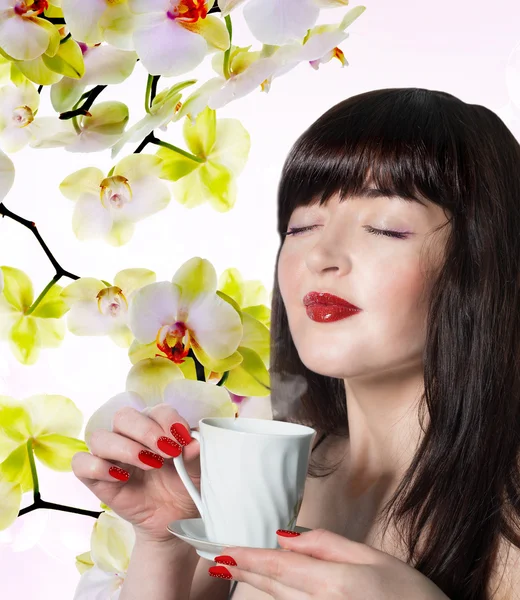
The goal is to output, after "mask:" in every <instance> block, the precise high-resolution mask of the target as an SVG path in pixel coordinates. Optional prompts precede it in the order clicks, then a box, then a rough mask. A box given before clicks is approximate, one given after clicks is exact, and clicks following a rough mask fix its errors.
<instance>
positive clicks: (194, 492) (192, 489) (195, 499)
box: [173, 431, 204, 519]
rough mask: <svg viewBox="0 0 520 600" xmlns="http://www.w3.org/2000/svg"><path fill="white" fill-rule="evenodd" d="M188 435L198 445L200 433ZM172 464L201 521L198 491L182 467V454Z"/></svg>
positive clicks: (194, 432)
mask: <svg viewBox="0 0 520 600" xmlns="http://www.w3.org/2000/svg"><path fill="white" fill-rule="evenodd" d="M190 435H191V437H192V438H195V439H196V440H197V441H198V442H199V444H200V432H198V431H191V432H190ZM173 464H174V465H175V468H176V469H177V473H178V474H179V477H180V478H181V481H182V483H183V484H184V487H185V488H186V490H187V491H188V494H189V495H190V496H191V499H192V500H193V502H195V506H196V507H197V508H198V511H199V513H200V516H201V517H202V519H204V514H203V512H202V498H201V496H200V494H199V490H198V489H197V488H196V487H195V486H194V484H193V481H192V480H191V477H190V476H189V475H188V472H187V471H186V467H185V466H184V460H183V457H182V452H181V453H180V454H179V456H176V457H175V458H174V459H173Z"/></svg>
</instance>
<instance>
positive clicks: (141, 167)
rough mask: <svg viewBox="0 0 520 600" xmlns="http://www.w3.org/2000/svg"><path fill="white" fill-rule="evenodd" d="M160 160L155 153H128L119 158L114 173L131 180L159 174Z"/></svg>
mask: <svg viewBox="0 0 520 600" xmlns="http://www.w3.org/2000/svg"><path fill="white" fill-rule="evenodd" d="M161 165H162V161H161V159H160V158H159V157H157V156H156V155H155V154H130V155H129V156H126V157H125V158H123V159H121V160H120V161H119V162H118V163H117V165H116V166H115V168H114V173H113V174H114V175H122V176H123V177H126V178H127V179H129V180H130V181H131V182H132V186H133V184H134V182H135V181H136V180H139V179H141V178H143V177H145V176H148V175H156V176H159V175H160V173H161Z"/></svg>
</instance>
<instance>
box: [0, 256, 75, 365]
mask: <svg viewBox="0 0 520 600" xmlns="http://www.w3.org/2000/svg"><path fill="white" fill-rule="evenodd" d="M0 269H1V270H2V271H3V277H4V289H3V292H2V294H1V295H0V339H4V340H7V341H8V342H9V347H10V349H11V351H12V353H13V354H14V356H15V358H16V359H17V360H18V361H19V362H21V363H22V364H24V365H33V364H34V363H35V362H36V361H37V360H38V357H39V354H40V349H41V348H57V347H58V346H59V345H60V344H61V342H62V341H63V338H64V337H65V331H66V328H65V323H64V321H63V320H62V319H61V317H62V316H63V315H64V314H65V313H66V312H67V310H68V307H67V305H66V304H65V302H64V301H63V299H62V298H60V292H61V290H62V288H61V286H59V285H58V284H54V285H53V286H52V287H51V288H50V289H49V290H48V292H47V293H46V295H45V296H44V298H43V299H42V301H41V302H40V303H39V304H38V305H37V306H36V308H35V309H34V310H33V311H32V312H31V313H29V314H27V311H28V310H29V308H30V307H31V306H32V304H33V301H34V293H33V286H32V282H31V280H30V279H29V277H28V276H27V275H26V274H25V273H24V272H23V271H21V270H20V269H15V268H14V267H7V266H3V267H0Z"/></svg>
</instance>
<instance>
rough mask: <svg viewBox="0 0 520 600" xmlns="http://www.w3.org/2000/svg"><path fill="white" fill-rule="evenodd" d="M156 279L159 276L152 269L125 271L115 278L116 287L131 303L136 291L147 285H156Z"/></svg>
mask: <svg viewBox="0 0 520 600" xmlns="http://www.w3.org/2000/svg"><path fill="white" fill-rule="evenodd" d="M156 279H157V275H156V274H155V273H154V271H150V269H143V268H136V269H123V270H122V271H119V273H117V274H116V276H115V277H114V285H117V286H118V287H119V288H121V289H122V290H123V293H124V294H125V296H126V298H127V300H128V301H129V300H130V298H131V297H132V294H133V293H134V292H135V291H137V290H138V289H139V288H142V287H143V286H145V285H149V284H151V283H155V281H156Z"/></svg>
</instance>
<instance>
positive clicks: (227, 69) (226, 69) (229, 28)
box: [223, 15, 233, 79]
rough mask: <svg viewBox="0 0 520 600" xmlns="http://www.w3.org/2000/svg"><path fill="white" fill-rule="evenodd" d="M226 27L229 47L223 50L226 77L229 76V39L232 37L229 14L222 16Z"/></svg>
mask: <svg viewBox="0 0 520 600" xmlns="http://www.w3.org/2000/svg"><path fill="white" fill-rule="evenodd" d="M224 21H225V22H226V27H227V30H228V32H229V48H228V49H227V50H226V51H225V52H224V67H223V68H224V76H225V78H226V79H229V78H230V77H231V74H230V72H229V55H230V54H231V39H232V37H233V26H232V25H231V17H230V16H229V15H227V16H225V17H224Z"/></svg>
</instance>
